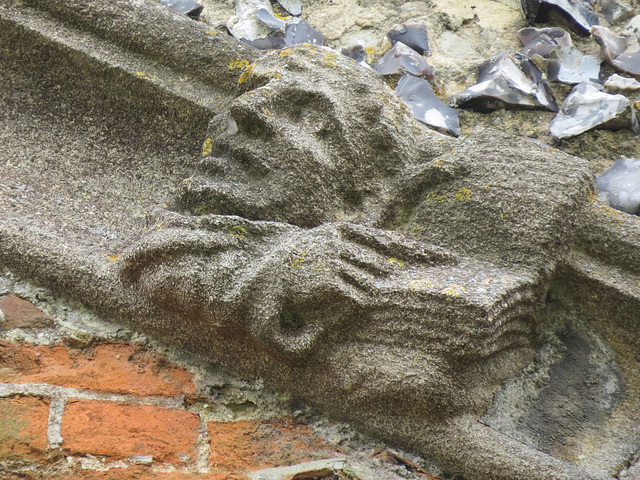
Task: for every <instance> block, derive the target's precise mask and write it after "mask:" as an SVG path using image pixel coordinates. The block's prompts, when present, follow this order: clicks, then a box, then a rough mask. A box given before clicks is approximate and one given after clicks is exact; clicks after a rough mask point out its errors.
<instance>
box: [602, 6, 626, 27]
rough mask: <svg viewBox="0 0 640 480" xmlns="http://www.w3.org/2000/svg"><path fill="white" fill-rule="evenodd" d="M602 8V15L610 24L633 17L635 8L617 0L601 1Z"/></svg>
mask: <svg viewBox="0 0 640 480" xmlns="http://www.w3.org/2000/svg"><path fill="white" fill-rule="evenodd" d="M600 8H601V10H602V16H603V17H604V19H605V20H606V21H607V22H608V23H609V24H610V25H615V24H616V23H620V22H623V21H624V20H627V19H629V18H631V17H633V13H634V10H633V8H631V7H629V6H628V5H625V4H624V3H620V2H618V1H617V0H604V1H603V2H601V4H600Z"/></svg>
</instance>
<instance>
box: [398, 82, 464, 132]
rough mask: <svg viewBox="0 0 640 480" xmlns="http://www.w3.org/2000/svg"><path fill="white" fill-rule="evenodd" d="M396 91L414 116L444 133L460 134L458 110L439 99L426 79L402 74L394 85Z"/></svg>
mask: <svg viewBox="0 0 640 480" xmlns="http://www.w3.org/2000/svg"><path fill="white" fill-rule="evenodd" d="M396 93H397V94H398V96H399V97H400V99H401V100H402V101H403V102H404V103H405V104H406V105H407V106H408V107H409V109H410V110H411V113H412V114H413V116H414V117H415V118H417V119H418V120H420V121H421V122H424V123H426V124H427V125H429V126H431V127H434V128H435V129H436V130H440V131H441V132H444V133H451V134H452V135H455V136H456V137H457V136H458V135H460V124H459V123H458V111H457V110H456V109H455V108H451V107H449V106H447V105H445V104H444V103H443V102H442V100H440V99H439V98H438V97H437V96H436V94H435V93H433V90H432V89H431V85H429V82H428V81H427V80H424V79H422V78H417V77H413V76H411V75H404V76H403V77H402V78H401V79H400V80H399V81H398V86H397V87H396Z"/></svg>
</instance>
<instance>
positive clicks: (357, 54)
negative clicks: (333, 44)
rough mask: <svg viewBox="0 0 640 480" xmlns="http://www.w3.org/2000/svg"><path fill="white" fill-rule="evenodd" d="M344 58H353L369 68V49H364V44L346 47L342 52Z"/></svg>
mask: <svg viewBox="0 0 640 480" xmlns="http://www.w3.org/2000/svg"><path fill="white" fill-rule="evenodd" d="M340 53H342V54H343V55H344V56H346V57H349V58H353V59H354V60H355V61H356V62H358V63H359V64H360V65H363V66H366V67H369V64H368V63H367V49H366V48H364V45H363V44H362V43H356V44H355V45H351V46H350V47H344V48H343V49H342V50H341V52H340Z"/></svg>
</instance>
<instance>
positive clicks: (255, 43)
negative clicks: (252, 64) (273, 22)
mask: <svg viewBox="0 0 640 480" xmlns="http://www.w3.org/2000/svg"><path fill="white" fill-rule="evenodd" d="M240 41H241V42H244V43H246V44H247V45H251V46H252V47H254V48H257V49H258V50H280V49H281V48H284V47H286V46H287V43H286V42H285V41H284V37H278V36H276V35H270V36H268V37H265V38H256V39H255V40H247V39H246V38H241V39H240Z"/></svg>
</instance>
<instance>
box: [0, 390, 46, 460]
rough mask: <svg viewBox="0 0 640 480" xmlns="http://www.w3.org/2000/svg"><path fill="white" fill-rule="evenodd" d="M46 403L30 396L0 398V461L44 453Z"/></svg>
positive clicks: (39, 455)
mask: <svg viewBox="0 0 640 480" xmlns="http://www.w3.org/2000/svg"><path fill="white" fill-rule="evenodd" d="M48 423H49V405H48V404H47V403H46V402H45V401H43V400H41V399H39V398H32V397H7V398H0V460H17V459H22V458H31V459H39V458H41V457H43V455H44V453H45V452H46V449H47V445H48V440H47V427H48Z"/></svg>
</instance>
